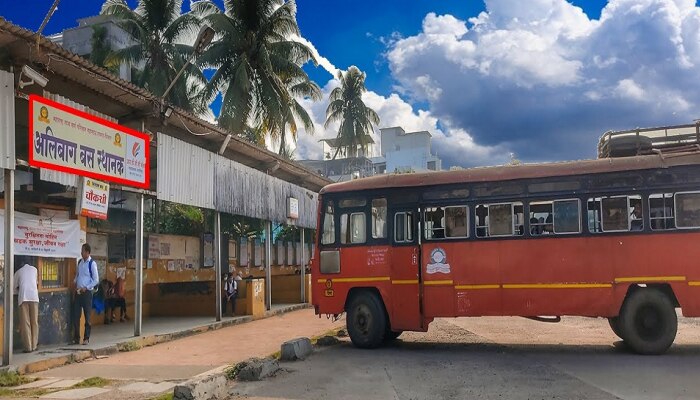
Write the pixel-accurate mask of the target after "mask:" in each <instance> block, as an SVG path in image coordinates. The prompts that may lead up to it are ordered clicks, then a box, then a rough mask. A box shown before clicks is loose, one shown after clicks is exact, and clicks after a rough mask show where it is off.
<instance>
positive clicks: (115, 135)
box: [29, 95, 150, 189]
mask: <svg viewBox="0 0 700 400" xmlns="http://www.w3.org/2000/svg"><path fill="white" fill-rule="evenodd" d="M149 141H150V139H149V137H148V135H146V134H144V133H141V132H137V131H135V130H133V129H130V128H127V127H125V126H121V125H118V124H115V123H113V122H111V121H107V120H105V119H102V118H99V117H96V116H94V115H90V114H88V113H86V112H84V111H80V110H76V109H74V108H71V107H69V106H67V105H65V104H61V103H57V102H55V101H52V100H49V99H45V98H43V97H41V96H37V95H31V96H29V164H30V165H31V166H34V167H41V168H47V169H52V170H56V171H62V172H68V173H72V174H76V175H80V176H85V177H89V178H94V179H101V180H105V181H108V182H114V183H120V184H123V185H127V186H136V187H140V188H145V189H148V188H149V187H150V176H149V173H150V157H149Z"/></svg>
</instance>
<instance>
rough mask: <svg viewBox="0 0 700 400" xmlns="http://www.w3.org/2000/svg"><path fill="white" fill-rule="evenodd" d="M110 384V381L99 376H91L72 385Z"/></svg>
mask: <svg viewBox="0 0 700 400" xmlns="http://www.w3.org/2000/svg"><path fill="white" fill-rule="evenodd" d="M109 384H110V381H109V380H108V379H105V378H101V377H99V376H93V377H92V378H87V379H85V380H83V381H82V382H79V383H76V384H75V385H73V387H74V388H76V389H78V388H89V387H104V386H107V385H109Z"/></svg>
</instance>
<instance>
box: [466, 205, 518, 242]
mask: <svg viewBox="0 0 700 400" xmlns="http://www.w3.org/2000/svg"><path fill="white" fill-rule="evenodd" d="M476 218H477V222H476V230H477V231H476V235H477V236H478V237H487V236H520V235H523V234H524V233H525V232H524V229H523V227H524V224H523V221H524V218H525V216H524V209H523V203H520V202H517V203H502V204H488V205H479V206H477V207H476Z"/></svg>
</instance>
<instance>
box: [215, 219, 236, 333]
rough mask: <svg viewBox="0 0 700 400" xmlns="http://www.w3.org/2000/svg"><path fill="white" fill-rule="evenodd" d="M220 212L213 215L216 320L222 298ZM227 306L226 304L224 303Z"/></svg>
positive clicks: (219, 319)
mask: <svg viewBox="0 0 700 400" xmlns="http://www.w3.org/2000/svg"><path fill="white" fill-rule="evenodd" d="M221 261H222V260H221V213H220V212H218V211H217V212H216V215H215V217H214V278H215V279H216V284H215V286H216V290H215V292H216V294H215V296H216V302H215V303H216V312H215V313H214V315H215V316H216V320H217V321H221V317H222V315H221V314H222V313H221V307H222V304H221V303H222V300H223V299H222V298H221V292H222V287H221V274H222V268H221V264H222V262H221ZM226 306H228V304H227V305H226ZM235 312H236V310H233V313H234V314H235Z"/></svg>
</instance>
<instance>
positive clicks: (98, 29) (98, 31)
mask: <svg viewBox="0 0 700 400" xmlns="http://www.w3.org/2000/svg"><path fill="white" fill-rule="evenodd" d="M90 45H91V46H92V51H91V52H90V62H92V63H93V64H95V65H99V66H100V67H102V68H104V69H106V70H108V71H109V72H112V73H117V72H118V71H119V64H117V63H115V62H114V61H113V60H110V56H111V55H112V46H111V45H110V44H109V42H108V41H107V28H105V27H104V26H101V25H95V26H93V27H92V38H91V39H90Z"/></svg>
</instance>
